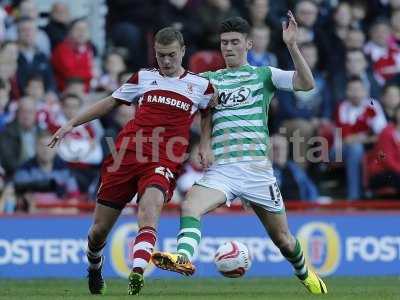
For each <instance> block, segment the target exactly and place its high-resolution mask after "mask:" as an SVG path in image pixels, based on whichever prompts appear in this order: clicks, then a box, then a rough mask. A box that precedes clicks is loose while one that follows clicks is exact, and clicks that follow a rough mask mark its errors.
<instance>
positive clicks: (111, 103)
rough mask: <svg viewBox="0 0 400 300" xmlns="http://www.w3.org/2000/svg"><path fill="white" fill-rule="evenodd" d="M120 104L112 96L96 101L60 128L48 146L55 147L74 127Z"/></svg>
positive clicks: (102, 114)
mask: <svg viewBox="0 0 400 300" xmlns="http://www.w3.org/2000/svg"><path fill="white" fill-rule="evenodd" d="M119 104H120V103H119V102H118V101H117V100H116V99H115V98H113V97H111V96H109V97H107V98H104V99H102V100H100V101H98V102H96V103H95V104H93V105H92V106H90V107H88V108H87V109H86V110H85V111H83V112H81V113H80V114H78V115H77V116H75V117H74V118H72V119H71V120H69V122H68V123H66V124H65V125H64V126H62V127H61V128H59V129H58V130H57V131H56V133H55V134H54V135H53V136H52V138H51V141H50V143H49V145H48V146H49V147H50V148H54V147H55V146H56V145H57V144H59V143H60V141H61V139H62V138H63V137H64V136H65V134H67V133H68V132H69V131H71V130H72V129H73V128H74V127H76V126H79V125H81V124H84V123H87V122H89V121H92V120H94V119H97V118H100V117H102V116H104V115H106V114H107V113H109V112H110V111H111V110H113V109H114V108H115V107H116V106H118V105H119Z"/></svg>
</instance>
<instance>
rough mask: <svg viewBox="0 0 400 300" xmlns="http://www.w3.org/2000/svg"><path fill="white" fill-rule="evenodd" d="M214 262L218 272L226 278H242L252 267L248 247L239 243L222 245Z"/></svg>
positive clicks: (232, 242)
mask: <svg viewBox="0 0 400 300" xmlns="http://www.w3.org/2000/svg"><path fill="white" fill-rule="evenodd" d="M214 262H215V265H216V266H217V269H218V271H219V272H220V273H221V274H222V275H223V276H225V277H230V278H237V277H242V276H243V275H244V274H245V273H246V272H247V271H248V270H249V269H250V266H251V257H250V253H249V250H248V249H247V247H246V246H245V245H244V244H243V243H241V242H238V241H230V242H227V243H224V244H222V245H221V246H220V247H219V248H218V249H217V252H216V253H215V256H214Z"/></svg>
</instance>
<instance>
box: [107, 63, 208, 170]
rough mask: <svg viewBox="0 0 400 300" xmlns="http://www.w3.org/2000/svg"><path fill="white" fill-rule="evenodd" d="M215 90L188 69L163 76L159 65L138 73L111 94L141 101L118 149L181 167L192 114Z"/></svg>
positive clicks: (125, 128)
mask: <svg viewBox="0 0 400 300" xmlns="http://www.w3.org/2000/svg"><path fill="white" fill-rule="evenodd" d="M213 93H214V89H213V87H212V85H211V84H210V82H209V81H208V80H207V79H205V78H203V77H200V76H198V75H196V74H193V73H190V72H187V71H186V72H185V73H184V74H183V75H181V76H180V77H166V76H163V75H161V74H160V72H159V71H158V70H157V69H152V70H140V71H139V72H137V73H135V74H134V75H132V77H131V78H130V79H129V80H128V81H127V82H126V83H125V84H123V85H122V86H121V87H120V88H119V89H117V90H116V91H115V92H114V93H113V94H112V97H114V98H116V99H118V100H120V101H123V102H124V103H126V104H132V103H138V108H137V110H136V114H135V118H134V119H132V120H131V121H129V122H128V123H127V124H126V125H125V127H124V128H123V129H122V131H121V132H120V134H119V136H118V138H117V141H116V149H117V151H121V149H122V148H124V147H125V148H126V149H127V150H130V151H134V152H135V153H136V160H137V161H139V162H160V163H161V165H164V166H166V167H168V168H170V170H171V171H172V172H176V171H178V169H180V165H181V163H182V161H183V159H184V155H185V153H186V149H187V146H188V140H189V131H190V126H191V123H192V120H193V117H194V115H195V113H196V111H197V110H199V109H205V108H206V107H207V106H208V103H209V101H210V99H211V97H212V95H213ZM132 163H134V162H132Z"/></svg>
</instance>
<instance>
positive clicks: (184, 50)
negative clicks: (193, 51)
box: [181, 45, 186, 57]
mask: <svg viewBox="0 0 400 300" xmlns="http://www.w3.org/2000/svg"><path fill="white" fill-rule="evenodd" d="M185 52H186V46H185V45H183V46H182V48H181V53H182V57H184V56H185Z"/></svg>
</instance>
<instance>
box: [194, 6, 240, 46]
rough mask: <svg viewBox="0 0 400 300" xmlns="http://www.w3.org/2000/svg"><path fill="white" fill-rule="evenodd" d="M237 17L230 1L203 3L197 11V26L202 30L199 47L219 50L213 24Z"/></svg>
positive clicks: (236, 12)
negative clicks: (198, 21)
mask: <svg viewBox="0 0 400 300" xmlns="http://www.w3.org/2000/svg"><path fill="white" fill-rule="evenodd" d="M238 15H239V12H238V11H237V10H236V9H235V8H234V7H233V6H232V3H231V0H206V1H204V2H203V3H202V5H201V6H200V8H199V10H198V16H199V19H200V24H199V26H200V28H202V33H201V38H200V46H201V47H202V48H204V49H219V44H220V42H219V39H220V38H219V31H218V30H219V28H218V26H215V24H219V23H221V22H222V21H223V20H225V19H227V18H230V17H234V16H238Z"/></svg>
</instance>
